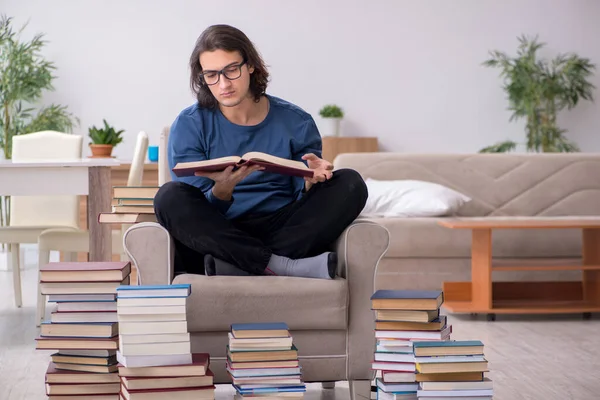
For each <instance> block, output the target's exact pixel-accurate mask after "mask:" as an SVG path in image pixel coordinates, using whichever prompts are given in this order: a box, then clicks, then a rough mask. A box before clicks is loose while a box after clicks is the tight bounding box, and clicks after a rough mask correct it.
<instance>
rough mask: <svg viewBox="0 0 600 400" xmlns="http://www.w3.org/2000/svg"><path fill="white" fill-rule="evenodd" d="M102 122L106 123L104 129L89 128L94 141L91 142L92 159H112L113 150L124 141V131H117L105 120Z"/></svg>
mask: <svg viewBox="0 0 600 400" xmlns="http://www.w3.org/2000/svg"><path fill="white" fill-rule="evenodd" d="M102 122H103V123H104V127H103V128H96V127H95V126H92V127H91V128H89V136H90V139H92V141H91V142H90V149H91V150H92V157H111V154H112V150H113V148H114V147H115V146H116V145H118V144H119V143H121V142H122V141H123V137H122V136H121V134H122V133H123V132H125V131H124V130H123V129H121V130H120V131H116V130H115V128H113V127H112V126H110V125H109V124H108V122H106V120H105V119H103V120H102Z"/></svg>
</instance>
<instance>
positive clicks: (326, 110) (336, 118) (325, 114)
mask: <svg viewBox="0 0 600 400" xmlns="http://www.w3.org/2000/svg"><path fill="white" fill-rule="evenodd" d="M319 115H320V116H321V117H322V118H323V119H324V120H325V121H328V123H329V126H328V127H327V131H326V133H325V135H324V136H339V135H340V121H341V120H342V118H344V111H343V110H342V109H341V108H340V107H338V106H337V105H335V104H328V105H325V106H323V108H321V110H319Z"/></svg>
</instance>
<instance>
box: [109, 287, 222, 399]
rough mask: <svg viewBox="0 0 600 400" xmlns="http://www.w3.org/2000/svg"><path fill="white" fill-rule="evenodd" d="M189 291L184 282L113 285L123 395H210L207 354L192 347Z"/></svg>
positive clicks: (211, 374) (133, 397) (207, 396)
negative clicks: (114, 286)
mask: <svg viewBox="0 0 600 400" xmlns="http://www.w3.org/2000/svg"><path fill="white" fill-rule="evenodd" d="M190 290H191V286H190V285H189V284H183V285H164V286H149V285H144V286H121V287H119V288H118V289H117V315H118V320H119V350H118V351H117V361H118V362H119V365H118V367H119V376H120V377H121V395H122V397H123V398H124V399H128V400H136V399H150V398H152V399H154V398H157V399H158V398H160V399H162V398H168V399H169V400H176V399H190V398H194V399H204V400H208V399H214V391H215V387H214V375H213V373H212V372H211V371H210V369H209V364H210V358H209V356H208V354H192V352H191V345H190V334H189V332H188V327H187V317H186V315H187V314H186V302H187V298H188V296H189V295H190Z"/></svg>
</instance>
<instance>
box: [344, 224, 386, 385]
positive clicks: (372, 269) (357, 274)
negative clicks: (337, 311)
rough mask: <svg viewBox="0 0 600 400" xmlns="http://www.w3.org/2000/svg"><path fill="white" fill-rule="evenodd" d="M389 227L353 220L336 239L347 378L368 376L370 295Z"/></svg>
mask: <svg viewBox="0 0 600 400" xmlns="http://www.w3.org/2000/svg"><path fill="white" fill-rule="evenodd" d="M389 243H390V234H389V231H388V230H387V229H386V228H385V227H383V226H381V225H379V224H377V223H374V222H367V221H355V222H354V223H352V224H351V225H350V226H349V227H348V228H346V230H345V231H344V232H343V233H342V235H341V236H340V238H339V239H338V241H337V243H336V251H337V252H338V257H339V266H338V275H339V276H341V277H342V278H345V279H346V280H347V282H348V292H349V298H350V299H349V305H348V313H349V315H348V340H347V341H346V346H347V354H348V361H347V376H348V378H347V379H348V380H361V379H372V375H373V372H372V370H371V361H372V360H373V352H374V350H375V334H374V328H375V327H374V314H373V311H372V310H371V295H372V294H373V292H374V289H375V274H376V273H377V266H378V264H379V260H381V259H382V258H383V256H384V255H385V253H386V252H387V249H388V246H389Z"/></svg>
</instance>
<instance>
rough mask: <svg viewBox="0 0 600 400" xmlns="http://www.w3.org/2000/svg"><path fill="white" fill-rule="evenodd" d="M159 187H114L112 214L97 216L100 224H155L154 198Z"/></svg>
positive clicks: (104, 213)
mask: <svg viewBox="0 0 600 400" xmlns="http://www.w3.org/2000/svg"><path fill="white" fill-rule="evenodd" d="M158 189H159V186H114V187H113V199H112V212H102V213H100V214H99V215H98V222H100V223H101V224H135V223H138V222H155V221H156V217H155V215H154V196H155V195H156V192H158Z"/></svg>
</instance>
